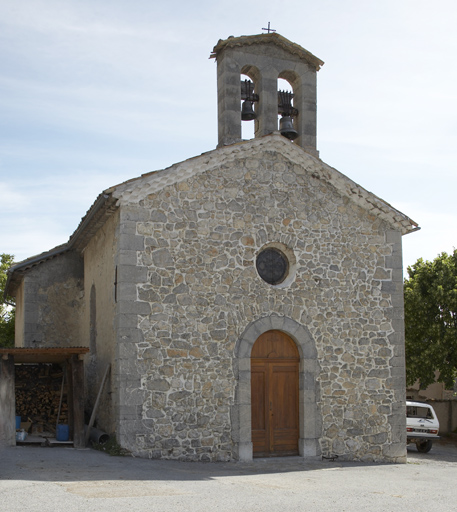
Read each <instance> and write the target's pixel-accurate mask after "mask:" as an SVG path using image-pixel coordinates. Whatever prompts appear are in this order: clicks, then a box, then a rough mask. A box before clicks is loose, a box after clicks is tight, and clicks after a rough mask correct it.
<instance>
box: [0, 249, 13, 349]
mask: <svg viewBox="0 0 457 512" xmlns="http://www.w3.org/2000/svg"><path fill="white" fill-rule="evenodd" d="M13 260H14V256H11V254H5V253H3V254H1V255H0V347H13V346H14V314H15V311H16V309H15V308H14V307H12V306H10V305H8V304H5V303H4V301H7V302H9V303H10V304H14V300H13V299H12V298H10V297H4V291H5V285H6V279H7V275H6V271H7V270H8V268H9V267H11V265H12V264H13Z"/></svg>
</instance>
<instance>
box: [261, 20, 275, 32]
mask: <svg viewBox="0 0 457 512" xmlns="http://www.w3.org/2000/svg"><path fill="white" fill-rule="evenodd" d="M262 30H267V31H268V33H270V32H276V30H273V29H272V28H270V22H268V28H263V29H262Z"/></svg>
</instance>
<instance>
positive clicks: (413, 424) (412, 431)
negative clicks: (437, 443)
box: [406, 401, 440, 453]
mask: <svg viewBox="0 0 457 512" xmlns="http://www.w3.org/2000/svg"><path fill="white" fill-rule="evenodd" d="M439 430H440V423H439V421H438V418H437V416H436V413H435V411H434V410H433V407H432V406H431V405H430V404H426V403H425V402H408V401H407V402H406V438H407V444H409V443H416V446H417V451H419V452H421V453H427V452H429V451H430V450H431V449H432V444H433V440H436V439H439V436H438V432H439Z"/></svg>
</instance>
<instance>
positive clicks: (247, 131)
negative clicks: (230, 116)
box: [240, 74, 258, 140]
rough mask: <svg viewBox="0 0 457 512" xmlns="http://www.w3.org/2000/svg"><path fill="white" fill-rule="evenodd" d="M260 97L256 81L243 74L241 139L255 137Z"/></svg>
mask: <svg viewBox="0 0 457 512" xmlns="http://www.w3.org/2000/svg"><path fill="white" fill-rule="evenodd" d="M257 103H258V95H257V93H256V90H255V83H254V81H253V80H252V79H251V78H250V77H249V76H248V75H245V74H241V107H240V109H241V138H242V139H243V140H249V139H253V138H254V136H255V120H256V119H257V112H256V105H257Z"/></svg>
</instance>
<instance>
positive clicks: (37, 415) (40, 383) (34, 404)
mask: <svg viewBox="0 0 457 512" xmlns="http://www.w3.org/2000/svg"><path fill="white" fill-rule="evenodd" d="M15 374H16V381H15V385H16V415H17V416H21V419H22V421H23V422H31V423H32V427H31V428H30V429H29V433H32V434H43V433H44V434H46V433H49V434H52V435H55V432H56V421H57V414H58V411H59V402H60V395H61V389H62V378H63V369H62V366H61V365H59V364H33V365H32V364H22V365H16V367H15ZM59 423H68V403H67V386H66V385H64V388H63V400H62V406H61V409H60V416H59Z"/></svg>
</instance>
